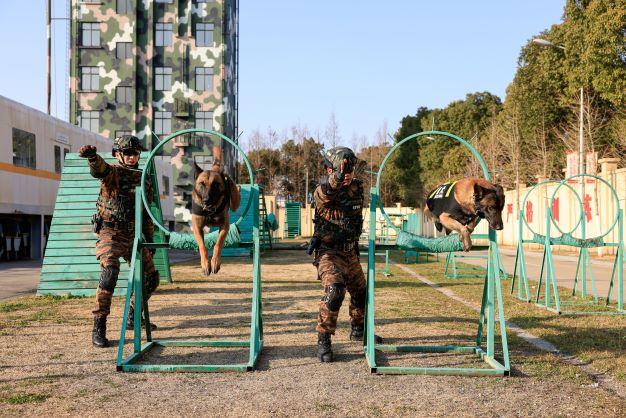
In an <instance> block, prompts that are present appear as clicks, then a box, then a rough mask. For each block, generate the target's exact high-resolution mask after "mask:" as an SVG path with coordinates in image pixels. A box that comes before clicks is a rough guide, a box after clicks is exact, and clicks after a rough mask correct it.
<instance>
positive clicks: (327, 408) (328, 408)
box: [315, 402, 337, 412]
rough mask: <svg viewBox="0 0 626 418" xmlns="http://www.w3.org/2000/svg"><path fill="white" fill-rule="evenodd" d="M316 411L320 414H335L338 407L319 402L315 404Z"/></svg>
mask: <svg viewBox="0 0 626 418" xmlns="http://www.w3.org/2000/svg"><path fill="white" fill-rule="evenodd" d="M315 410H316V411H318V412H335V411H336V410H337V407H336V406H335V405H333V404H332V403H325V402H317V403H316V404H315Z"/></svg>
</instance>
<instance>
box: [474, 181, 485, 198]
mask: <svg viewBox="0 0 626 418" xmlns="http://www.w3.org/2000/svg"><path fill="white" fill-rule="evenodd" d="M484 194H485V189H484V188H482V187H481V186H480V185H479V184H478V183H474V200H475V201H476V200H480V199H482V198H483V195H484Z"/></svg>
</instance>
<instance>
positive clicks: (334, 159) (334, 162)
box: [324, 147, 358, 172]
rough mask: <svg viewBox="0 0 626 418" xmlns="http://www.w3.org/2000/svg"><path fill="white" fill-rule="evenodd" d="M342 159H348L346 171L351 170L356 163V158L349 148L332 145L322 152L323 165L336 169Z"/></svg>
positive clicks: (338, 167) (339, 166)
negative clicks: (332, 146)
mask: <svg viewBox="0 0 626 418" xmlns="http://www.w3.org/2000/svg"><path fill="white" fill-rule="evenodd" d="M344 159H345V160H347V161H348V166H347V167H345V169H346V172H350V171H352V169H354V167H355V166H356V165H357V161H358V159H357V157H356V155H354V152H353V151H352V150H351V149H350V148H348V147H334V148H331V149H329V150H328V151H326V152H325V153H324V165H325V166H326V167H330V168H332V169H333V170H336V171H338V170H339V169H340V168H341V162H342V161H343V160H344Z"/></svg>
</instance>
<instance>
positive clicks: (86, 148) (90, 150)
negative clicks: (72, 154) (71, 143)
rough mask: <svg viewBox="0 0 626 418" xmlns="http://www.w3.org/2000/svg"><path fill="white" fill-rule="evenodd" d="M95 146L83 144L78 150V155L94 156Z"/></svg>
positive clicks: (84, 156)
mask: <svg viewBox="0 0 626 418" xmlns="http://www.w3.org/2000/svg"><path fill="white" fill-rule="evenodd" d="M96 151H97V149H96V147H94V146H93V145H83V146H82V147H80V149H79V150H78V155H79V156H80V157H83V158H93V157H95V156H96Z"/></svg>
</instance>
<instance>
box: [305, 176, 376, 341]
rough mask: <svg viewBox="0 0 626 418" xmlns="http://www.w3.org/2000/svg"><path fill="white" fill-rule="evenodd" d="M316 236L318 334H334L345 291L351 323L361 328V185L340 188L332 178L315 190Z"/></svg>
mask: <svg viewBox="0 0 626 418" xmlns="http://www.w3.org/2000/svg"><path fill="white" fill-rule="evenodd" d="M314 196H315V205H316V207H315V236H316V237H318V238H319V239H320V240H321V244H320V246H319V248H318V249H317V251H316V257H315V262H314V264H315V265H316V266H317V274H318V278H319V279H320V280H321V281H322V284H323V286H324V292H325V294H324V297H323V298H322V300H321V301H320V303H319V316H318V319H317V327H316V329H317V331H318V332H320V333H325V334H334V333H335V329H336V328H337V316H338V314H339V308H340V307H341V304H342V303H343V299H344V297H345V292H346V290H347V291H348V293H350V311H349V313H350V319H351V324H352V326H353V327H355V326H356V327H362V326H363V319H364V310H365V276H364V274H363V269H362V268H361V264H360V263H359V254H358V240H359V236H360V235H361V229H362V227H363V214H362V212H361V211H362V207H363V182H362V181H360V180H356V179H355V180H352V182H351V183H350V185H349V186H345V187H341V185H340V184H338V181H337V179H336V178H334V177H333V176H330V177H329V179H328V180H327V181H326V182H324V183H322V184H321V185H319V186H317V188H316V189H315V193H314Z"/></svg>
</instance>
